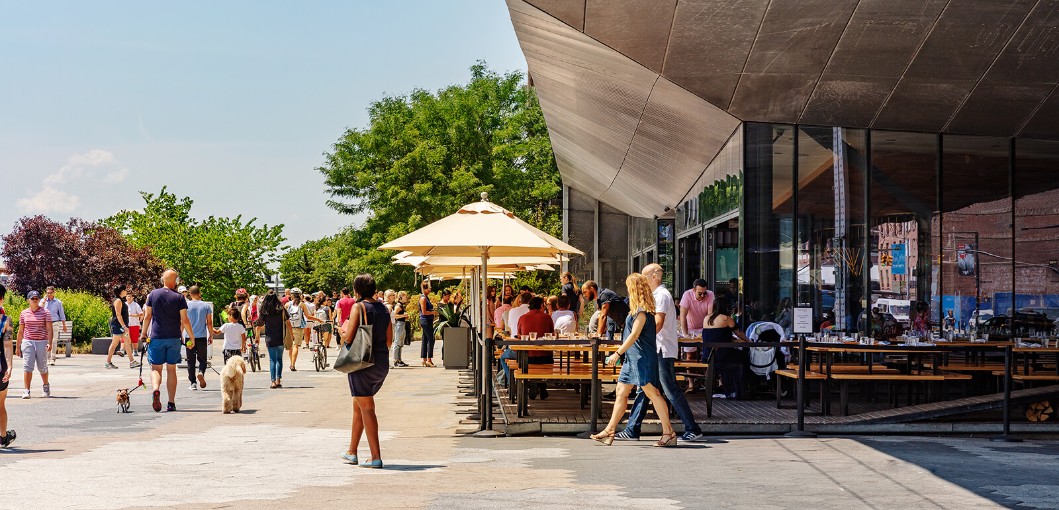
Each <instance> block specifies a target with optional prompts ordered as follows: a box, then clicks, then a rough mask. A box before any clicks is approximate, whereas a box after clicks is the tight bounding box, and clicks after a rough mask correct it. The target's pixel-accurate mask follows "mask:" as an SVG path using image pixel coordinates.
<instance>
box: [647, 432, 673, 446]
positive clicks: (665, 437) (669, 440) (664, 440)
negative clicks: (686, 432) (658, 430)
mask: <svg viewBox="0 0 1059 510" xmlns="http://www.w3.org/2000/svg"><path fill="white" fill-rule="evenodd" d="M676 445H677V433H676V432H672V433H669V434H662V437H661V438H659V439H658V442H657V443H655V444H654V445H653V446H659V447H666V446H676Z"/></svg>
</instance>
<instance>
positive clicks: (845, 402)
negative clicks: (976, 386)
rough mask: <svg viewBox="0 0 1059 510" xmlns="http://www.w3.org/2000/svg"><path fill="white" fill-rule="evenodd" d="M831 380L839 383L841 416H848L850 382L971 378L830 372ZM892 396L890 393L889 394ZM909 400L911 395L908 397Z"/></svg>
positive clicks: (961, 376)
mask: <svg viewBox="0 0 1059 510" xmlns="http://www.w3.org/2000/svg"><path fill="white" fill-rule="evenodd" d="M831 379H832V380H835V381H839V382H840V383H841V389H840V396H839V402H840V403H839V405H840V407H841V408H842V414H843V416H849V383H850V382H858V381H865V382H885V383H894V382H925V383H928V384H929V383H936V382H947V381H970V380H971V376H970V375H969V374H957V373H952V372H938V373H933V372H928V373H923V374H902V373H882V374H876V373H872V374H867V373H841V372H840V373H835V372H834V371H832V372H831ZM930 393H931V392H930V388H929V387H928V389H927V400H928V401H929V400H930ZM891 396H892V392H891ZM909 398H910V399H911V395H909ZM891 402H892V403H893V404H894V406H895V407H896V404H897V401H896V399H891Z"/></svg>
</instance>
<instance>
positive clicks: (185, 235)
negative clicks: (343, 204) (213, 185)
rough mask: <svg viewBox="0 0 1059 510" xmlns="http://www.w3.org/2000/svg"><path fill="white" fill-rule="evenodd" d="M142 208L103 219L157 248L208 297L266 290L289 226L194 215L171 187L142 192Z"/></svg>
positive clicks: (137, 242)
mask: <svg viewBox="0 0 1059 510" xmlns="http://www.w3.org/2000/svg"><path fill="white" fill-rule="evenodd" d="M140 196H142V197H143V200H144V203H145V205H144V208H143V210H142V211H121V212H119V213H117V214H115V215H114V216H111V217H110V218H107V219H105V220H103V223H104V224H106V225H108V226H111V227H113V228H116V229H117V230H118V231H119V232H121V233H122V234H123V235H124V236H125V237H126V239H128V240H129V241H130V242H131V243H132V244H133V245H134V246H137V247H145V246H149V247H151V248H152V251H153V253H154V255H156V256H157V257H158V258H160V259H161V260H162V261H163V262H165V263H166V265H168V266H170V267H173V268H175V269H176V270H177V271H179V272H180V277H181V280H182V281H183V282H184V283H185V284H187V285H192V284H197V285H199V286H201V287H202V298H203V299H204V300H205V301H212V302H213V303H214V304H216V305H224V304H227V303H229V302H230V301H231V300H232V299H233V296H234V294H235V290H236V289H238V288H240V287H245V288H246V289H247V290H248V291H250V292H251V293H258V294H260V293H263V292H264V291H265V290H266V287H265V281H266V280H267V278H268V274H269V270H268V265H269V264H270V263H272V262H274V261H275V260H276V253H277V251H278V250H279V249H280V245H281V244H282V243H283V241H284V238H283V234H282V232H283V225H276V226H272V227H270V226H268V225H264V226H260V227H259V226H256V225H255V224H254V223H255V221H256V220H257V219H256V218H253V219H250V220H249V221H246V222H244V221H243V219H242V216H236V217H235V218H218V217H214V216H210V217H209V218H206V219H205V220H197V219H195V218H192V217H191V206H192V205H193V203H194V202H193V201H192V200H191V199H190V198H188V197H183V198H179V199H178V198H177V196H176V195H175V194H173V193H169V192H168V191H167V190H166V188H165V187H163V188H162V190H161V191H160V192H159V193H158V194H157V195H155V194H152V193H146V192H140Z"/></svg>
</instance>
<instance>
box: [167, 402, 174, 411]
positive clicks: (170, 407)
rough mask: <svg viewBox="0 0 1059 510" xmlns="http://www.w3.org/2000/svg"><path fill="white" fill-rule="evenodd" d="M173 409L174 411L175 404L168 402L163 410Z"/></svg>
mask: <svg viewBox="0 0 1059 510" xmlns="http://www.w3.org/2000/svg"><path fill="white" fill-rule="evenodd" d="M173 411H176V404H174V403H172V402H170V403H168V404H166V405H165V412H167V413H171V412H173Z"/></svg>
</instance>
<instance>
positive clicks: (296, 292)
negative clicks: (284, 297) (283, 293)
mask: <svg viewBox="0 0 1059 510" xmlns="http://www.w3.org/2000/svg"><path fill="white" fill-rule="evenodd" d="M290 293H291V294H301V293H302V290H301V289H299V288H298V287H294V288H293V289H291V290H290Z"/></svg>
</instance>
